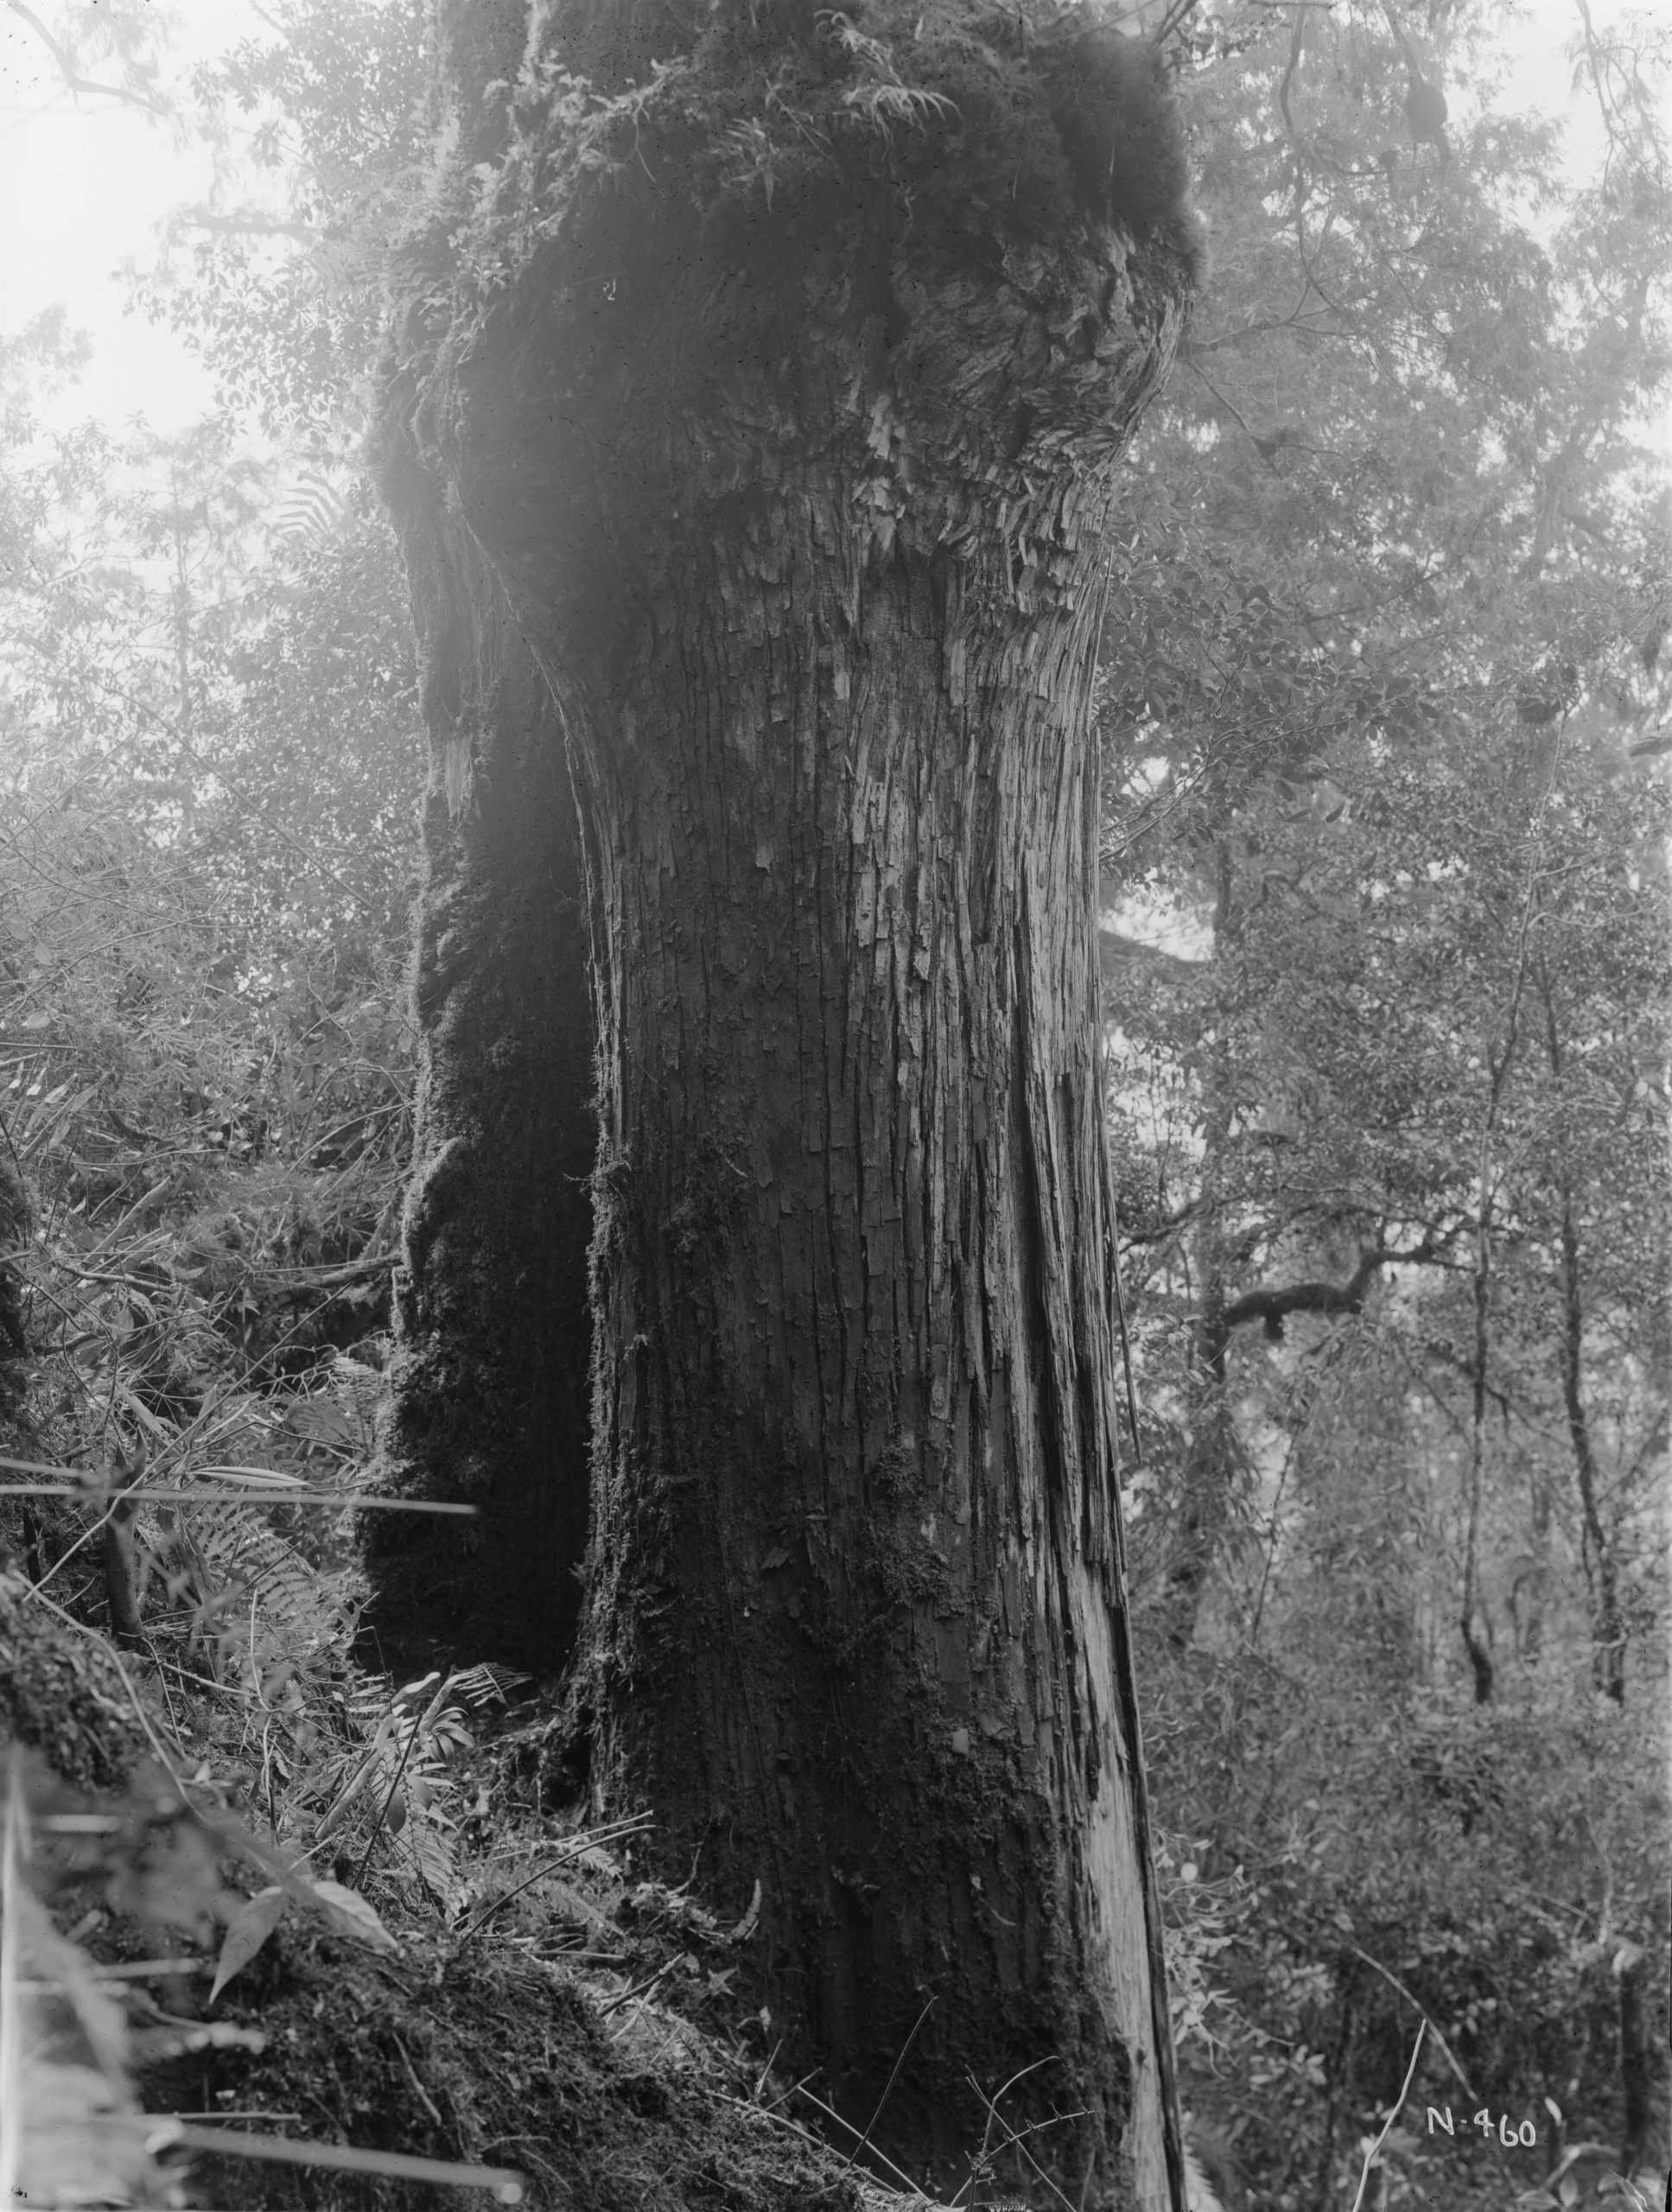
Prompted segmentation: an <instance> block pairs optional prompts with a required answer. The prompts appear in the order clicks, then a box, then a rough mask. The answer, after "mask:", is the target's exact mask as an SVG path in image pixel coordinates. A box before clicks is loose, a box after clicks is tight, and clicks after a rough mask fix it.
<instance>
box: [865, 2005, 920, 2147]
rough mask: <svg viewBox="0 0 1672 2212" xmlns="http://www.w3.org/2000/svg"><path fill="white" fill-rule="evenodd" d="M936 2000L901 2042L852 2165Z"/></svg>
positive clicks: (880, 2115) (875, 2122)
mask: <svg viewBox="0 0 1672 2212" xmlns="http://www.w3.org/2000/svg"><path fill="white" fill-rule="evenodd" d="M934 2002H935V2000H934V1999H933V1998H932V1997H931V1999H929V2001H928V2003H927V2004H926V2005H925V2006H924V2008H923V2010H922V2012H919V2014H918V2016H917V2018H916V2019H915V2020H913V2021H912V2032H911V2034H910V2035H909V2036H907V2037H906V2040H905V2042H904V2043H903V2044H901V2045H900V2055H899V2056H898V2057H897V2058H896V2059H895V2061H894V2063H893V2068H892V2069H890V2072H889V2075H888V2079H887V2081H886V2082H884V2083H883V2085H882V2094H881V2096H880V2097H879V2098H878V2099H877V2108H876V2110H875V2111H874V2113H872V2114H871V2122H870V2126H869V2127H868V2128H867V2129H866V2131H865V2133H864V2134H863V2135H861V2137H860V2139H859V2140H858V2142H857V2143H855V2145H854V2147H853V2149H852V2150H851V2151H850V2152H849V2153H848V2164H849V2165H850V2166H851V2165H852V2164H853V2163H854V2160H855V2158H858V2156H859V2154H860V2152H861V2151H862V2150H864V2149H865V2148H866V2146H867V2145H868V2143H869V2142H870V2140H871V2128H873V2127H874V2126H876V2124H877V2122H878V2120H881V2118H882V2107H884V2105H886V2104H887V2101H888V2098H889V2094H890V2093H891V2092H892V2090H893V2086H894V2083H895V2082H897V2081H898V2080H899V2079H900V2068H901V2067H902V2066H904V2065H905V2063H906V2052H907V2051H908V2050H910V2049H911V2048H912V2044H914V2043H915V2042H916V2041H917V2039H918V2030H919V2028H920V2027H921V2026H922V2025H923V2024H924V2022H925V2020H926V2019H927V2018H928V2017H929V2015H930V2012H931V2011H932V2010H933V2008H934Z"/></svg>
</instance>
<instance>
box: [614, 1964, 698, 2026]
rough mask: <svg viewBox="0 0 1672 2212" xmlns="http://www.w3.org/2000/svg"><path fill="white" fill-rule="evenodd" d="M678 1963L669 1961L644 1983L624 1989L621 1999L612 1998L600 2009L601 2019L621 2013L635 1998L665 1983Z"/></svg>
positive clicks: (646, 1978)
mask: <svg viewBox="0 0 1672 2212" xmlns="http://www.w3.org/2000/svg"><path fill="white" fill-rule="evenodd" d="M678 1963H679V1961H678V1960H677V1958H676V1959H669V1960H668V1961H666V1962H665V1964H664V1965H662V1966H659V1967H658V1968H657V1969H656V1972H655V1973H654V1974H648V1975H646V1976H645V1980H643V1981H639V1982H635V1983H634V1984H633V1987H632V1988H631V1989H624V1990H623V1991H622V1992H621V1994H620V1996H619V1997H612V1998H611V1999H610V2000H609V2002H608V2004H607V2005H600V2006H599V2007H598V2017H599V2018H600V2019H601V2020H607V2018H609V2016H610V2014H611V2013H612V2012H620V2009H621V2007H622V2006H623V2005H630V2004H632V2002H633V1999H634V1998H635V1997H643V1996H645V1995H646V1994H647V1993H649V1992H650V1991H651V1990H652V1989H654V1988H655V1986H656V1985H657V1983H658V1981H665V1980H667V1978H668V1976H669V1975H670V1974H671V1973H672V1972H673V1970H674V1968H675V1967H677V1965H678Z"/></svg>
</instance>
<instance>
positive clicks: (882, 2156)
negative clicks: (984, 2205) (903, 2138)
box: [737, 2082, 929, 2196]
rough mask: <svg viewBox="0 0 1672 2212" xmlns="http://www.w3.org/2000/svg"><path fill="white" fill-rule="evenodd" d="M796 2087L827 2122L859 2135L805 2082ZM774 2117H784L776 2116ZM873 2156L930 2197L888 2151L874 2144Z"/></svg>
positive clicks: (791, 2123) (911, 2187) (801, 2130)
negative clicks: (834, 2123)
mask: <svg viewBox="0 0 1672 2212" xmlns="http://www.w3.org/2000/svg"><path fill="white" fill-rule="evenodd" d="M796 2087H797V2088H798V2089H799V2091H800V2093H801V2094H802V2095H803V2096H804V2097H805V2098H806V2100H807V2101H808V2103H809V2104H810V2105H817V2107H818V2108H819V2110H820V2111H821V2112H822V2113H823V2114H824V2116H825V2118H826V2119H827V2120H835V2122H836V2126H838V2127H845V2128H846V2129H847V2131H848V2133H849V2135H857V2134H858V2133H859V2130H858V2128H856V2127H855V2126H854V2124H853V2122H852V2120H844V2119H843V2118H842V2114H841V2113H839V2112H837V2111H836V2109H835V2107H833V2106H830V2105H827V2104H826V2103H825V2101H824V2100H823V2097H816V2096H815V2095H814V2094H813V2093H812V2091H811V2089H810V2088H808V2087H807V2086H806V2084H805V2083H804V2082H798V2083H797V2084H796ZM737 2101H738V2103H740V2104H741V2102H742V2099H741V2097H740V2098H739V2099H738V2100H737ZM774 2117H775V2118H777V2117H782V2115H778V2114H775V2115H774ZM784 2125H785V2126H786V2127H795V2122H794V2121H793V2120H790V2119H788V2118H787V2117H785V2118H784ZM805 2132H806V2131H805V2130H804V2128H797V2129H796V2133H798V2135H799V2134H804V2133H805ZM871 2156H872V2157H873V2158H875V2159H877V2160H878V2161H879V2163H880V2164H883V2165H885V2166H887V2169H888V2171H889V2172H890V2173H891V2174H893V2177H894V2178H895V2180H896V2181H899V2182H903V2183H905V2185H906V2188H907V2189H909V2190H911V2192H912V2195H913V2196H927V2195H928V2193H929V2192H928V2191H927V2190H925V2189H920V2188H919V2186H918V2184H917V2183H916V2182H914V2181H913V2180H912V2177H911V2175H910V2174H908V2173H903V2172H902V2171H900V2168H899V2167H898V2166H897V2165H896V2164H894V2162H893V2159H892V2158H890V2157H889V2156H888V2154H887V2152H886V2151H879V2150H878V2148H877V2146H876V2145H875V2144H872V2145H871Z"/></svg>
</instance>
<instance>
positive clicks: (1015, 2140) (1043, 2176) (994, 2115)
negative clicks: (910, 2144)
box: [964, 2074, 1357, 2212]
mask: <svg viewBox="0 0 1672 2212" xmlns="http://www.w3.org/2000/svg"><path fill="white" fill-rule="evenodd" d="M964 2079H965V2080H966V2081H967V2082H969V2084H970V2088H972V2089H973V2090H974V2091H975V2093H976V2095H977V2096H978V2097H979V2098H980V2099H981V2101H982V2103H983V2104H984V2105H985V2106H986V2107H987V2116H988V2119H989V2122H990V2121H992V2120H998V2122H999V2126H1001V2128H1002V2129H1003V2130H1004V2144H1003V2145H1001V2148H1006V2149H1008V2148H1011V2147H1013V2146H1014V2148H1015V2149H1016V2150H1018V2151H1020V2152H1021V2154H1022V2156H1023V2158H1026V2159H1027V2163H1028V2164H1029V2165H1030V2166H1032V2167H1033V2171H1034V2172H1035V2173H1036V2174H1037V2175H1038V2176H1039V2179H1040V2180H1041V2181H1042V2182H1043V2183H1045V2185H1046V2188H1047V2189H1048V2190H1050V2191H1051V2194H1052V2196H1054V2197H1055V2198H1056V2200H1057V2202H1059V2204H1061V2205H1064V2206H1066V2208H1067V2212H1074V2207H1073V2206H1072V2205H1071V2204H1070V2203H1069V2202H1068V2199H1067V2198H1066V2197H1065V2196H1064V2195H1063V2193H1062V2191H1061V2190H1059V2188H1058V2186H1057V2184H1056V2183H1055V2182H1054V2181H1052V2178H1051V2177H1050V2175H1049V2174H1048V2173H1046V2170H1045V2168H1044V2167H1043V2166H1042V2165H1041V2164H1039V2160H1038V2159H1037V2158H1035V2157H1034V2156H1033V2152H1031V2151H1030V2150H1029V2149H1028V2147H1027V2144H1026V2143H1024V2142H1023V2141H1022V2139H1021V2136H1020V2134H1018V2133H1017V2132H1016V2130H1015V2129H1014V2127H1012V2126H1011V2125H1010V2123H1009V2121H1008V2120H999V2110H998V2107H997V2106H996V2105H995V2104H994V2103H993V2102H992V2101H991V2100H990V2099H989V2097H988V2095H987V2094H986V2092H985V2091H984V2090H983V2089H982V2085H981V2083H980V2082H978V2081H977V2080H976V2077H975V2075H973V2074H966V2075H965V2076H964ZM1005 2086H1006V2088H1008V2086H1009V2084H1008V2082H1007V2084H1006V2085H1005ZM999 2094H1000V2095H1001V2096H1002V2095H1003V2094H1004V2091H1003V2090H1001V2091H1000V2092H999ZM1084 2118H1085V2113H1084V2108H1082V2109H1081V2110H1080V2111H1078V2112H1059V2113H1052V2116H1051V2118H1050V2119H1049V2120H1034V2121H1033V2122H1031V2123H1030V2125H1029V2126H1028V2127H1027V2131H1026V2132H1027V2133H1028V2134H1030V2135H1034V2134H1037V2133H1039V2130H1040V2129H1041V2128H1042V2127H1054V2126H1056V2124H1057V2122H1058V2121H1059V2120H1084ZM982 2141H983V2143H985V2141H986V2137H985V2136H984V2135H983V2137H982ZM1354 2212H1357V2207H1356V2206H1355V2207H1354Z"/></svg>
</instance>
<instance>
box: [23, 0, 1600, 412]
mask: <svg viewBox="0 0 1672 2212" xmlns="http://www.w3.org/2000/svg"><path fill="white" fill-rule="evenodd" d="M96 3H97V0H83V4H87V5H94V4H96ZM36 12H39V13H41V14H42V16H49V15H50V12H51V11H50V9H49V6H48V0H41V8H40V9H39V10H36ZM1619 12H1621V10H1619V9H1618V8H1617V7H1613V6H1610V5H1607V4H1605V3H1604V4H1599V5H1598V6H1596V7H1594V8H1593V10H1592V14H1593V21H1594V22H1596V23H1597V25H1598V27H1599V29H1600V28H1601V27H1602V26H1603V25H1604V24H1605V22H1607V21H1608V20H1610V19H1611V18H1612V16H1614V15H1616V14H1617V13H1619ZM168 13H169V19H170V21H171V22H173V24H174V26H175V39H174V42H173V45H172V47H171V48H169V50H168V53H167V54H166V55H165V61H164V73H165V76H166V77H167V78H168V79H176V78H177V77H178V76H180V75H181V74H182V73H184V72H185V70H186V69H188V68H189V67H190V66H191V64H192V63H193V62H194V61H198V60H204V59H207V58H208V57H210V56H212V55H213V54H218V53H221V52H223V51H225V49H226V48H227V47H229V46H232V45H235V44H236V43H238V41H240V40H243V39H245V38H250V37H257V38H266V37H269V36H270V35H271V33H270V27H269V26H268V25H267V24H266V23H264V21H263V19H262V17H261V16H259V15H258V14H257V11H256V10H255V9H254V8H252V7H251V6H250V5H249V4H248V0H181V4H179V5H177V6H175V8H173V9H172V10H169V11H168ZM1511 13H1512V11H1511V10H1508V9H1506V10H1505V15H1506V18H1507V17H1509V16H1510V15H1511ZM1513 15H1514V16H1515V18H1516V21H1515V24H1514V29H1513V30H1512V31H1510V33H1509V35H1510V40H1511V41H1512V44H1513V48H1514V59H1513V60H1512V63H1511V67H1510V75H1509V79H1508V82H1507V85H1506V104H1507V105H1512V106H1521V105H1525V106H1531V107H1538V108H1541V109H1543V110H1546V111H1562V110H1564V109H1567V110H1568V111H1569V112H1570V114H1573V115H1575V116H1576V117H1577V118H1578V119H1579V130H1578V132H1577V134H1576V141H1575V150H1576V151H1577V150H1579V145H1580V143H1581V142H1583V141H1584V140H1585V139H1586V137H1587V135H1588V134H1587V132H1586V123H1587V122H1588V117H1587V116H1586V103H1585V99H1584V98H1583V96H1582V95H1580V97H1579V98H1578V99H1575V96H1574V94H1573V89H1572V75H1573V67H1572V64H1571V62H1570V61H1569V60H1567V48H1568V46H1569V44H1570V42H1571V41H1572V40H1573V37H1574V36H1575V35H1576V34H1577V33H1578V31H1579V29H1580V16H1579V13H1578V10H1577V9H1576V7H1575V6H1574V5H1573V0H1533V4H1531V5H1529V7H1527V8H1526V9H1525V10H1514V11H1513ZM210 175H211V157H210V155H209V152H208V150H207V148H205V147H203V146H201V145H195V144H194V145H188V146H187V147H186V148H185V149H177V148H175V146H173V145H172V144H171V143H170V142H169V139H168V135H167V133H166V131H165V130H162V128H160V127H159V126H158V125H157V124H156V123H155V122H154V121H153V120H152V119H151V118H148V117H147V116H146V115H145V114H143V112H142V111H140V110H139V109H138V108H136V107H131V106H124V105H122V104H121V103H120V102H118V101H117V100H115V99H108V98H101V97H99V96H96V95H88V94H85V93H84V94H79V95H78V94H75V93H72V92H69V91H67V89H66V88H65V86H64V84H63V81H62V79H61V77H60V73H59V72H58V68H57V66H56V64H55V63H54V60H53V57H52V55H51V54H49V53H48V50H47V48H46V47H45V46H44V45H43V44H42V42H41V39H40V37H39V36H38V35H37V34H36V33H35V30H34V29H32V28H31V27H30V26H29V23H28V22H26V21H25V20H24V19H23V18H22V17H21V16H17V15H16V14H14V13H13V12H12V11H11V10H10V6H9V5H8V4H7V0H0V335H10V334H15V333H16V331H17V330H18V329H19V328H21V327H22V325H23V324H24V323H26V322H28V321H30V320H31V319H32V318H33V317H34V316H35V315H38V314H40V313H41V310H42V309H43V308H48V307H50V306H52V305H54V303H55V302H62V304H63V305H64V307H65V308H66V309H67V313H68V315H69V320H70V322H71V324H72V326H73V327H75V328H77V329H80V330H85V331H86V332H87V333H88V334H90V335H91V336H92V340H93V357H92V363H91V365H90V366H89V368H88V370H87V372H86V374H85V376H84V377H83V378H82V381H81V383H80V385H79V387H78V388H77V389H75V390H74V391H70V392H67V393H65V394H63V395H61V396H60V397H59V399H58V400H57V401H56V402H55V403H54V404H51V405H49V406H48V407H47V408H46V409H45V410H44V412H45V413H46V415H47V416H48V419H49V420H50V421H52V422H54V423H56V424H58V425H59V426H60V427H63V426H66V425H67V424H68V423H72V422H75V421H79V420H82V419H84V418H85V417H86V416H94V417H96V418H98V419H99V420H100V421H102V422H104V423H107V424H109V425H111V427H118V426H119V425H120V424H121V423H124V422H125V421H126V420H128V419H129V418H130V417H131V416H136V415H143V416H145V418H146V419H147V421H148V422H149V425H150V427H151V428H152V429H154V430H157V431H160V432H164V433H168V432H173V431H176V430H178V429H181V428H183V427H184V426H185V425H186V424H187V423H191V422H193V421H195V420H197V419H198V418H199V417H200V416H202V415H203V414H205V413H206V412H207V410H208V409H209V407H210V404H211V402H212V398H213V391H212V386H211V382H210V379H209V378H208V377H207V375H206V374H205V373H204V372H203V370H202V369H201V367H200V365H199V364H198V362H197V361H196V360H195V359H194V357H193V356H192V354H191V353H189V352H188V350H187V348H186V347H185V346H182V345H181V343H180V341H179V340H177V339H176V338H175V336H174V334H172V333H171V332H169V331H168V330H165V329H162V328H158V327H153V326H152V325H151V324H149V323H148V322H147V321H145V319H144V318H143V316H142V315H137V314H136V315H124V306H125V304H126V300H127V286H126V284H125V282H124V278H123V277H122V275H121V273H120V271H121V268H122V264H124V262H125V261H127V260H129V259H130V258H131V259H133V260H136V261H137V263H138V264H140V265H141V266H142V267H149V265H150V264H151V263H152V262H153V261H154V260H155V257H156V238H157V226H159V225H160V224H161V223H162V222H163V221H164V220H165V219H166V218H167V217H168V215H169V214H170V213H172V212H173V211H174V210H175V208H177V207H181V205H182V204H185V203H188V202H190V201H194V200H203V199H205V198H206V197H207V194H208V190H209V184H210Z"/></svg>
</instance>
